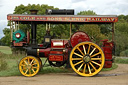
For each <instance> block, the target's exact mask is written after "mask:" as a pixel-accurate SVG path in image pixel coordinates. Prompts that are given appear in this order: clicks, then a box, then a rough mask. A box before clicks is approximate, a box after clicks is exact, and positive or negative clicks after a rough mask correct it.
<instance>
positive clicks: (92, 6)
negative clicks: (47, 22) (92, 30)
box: [0, 0, 128, 38]
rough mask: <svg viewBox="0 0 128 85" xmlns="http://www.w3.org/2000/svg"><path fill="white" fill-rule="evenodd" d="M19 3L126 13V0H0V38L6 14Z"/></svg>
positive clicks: (110, 13)
mask: <svg viewBox="0 0 128 85" xmlns="http://www.w3.org/2000/svg"><path fill="white" fill-rule="evenodd" d="M20 4H23V5H28V4H47V5H49V6H54V7H58V8H60V9H75V14H76V13H78V12H80V11H84V10H93V11H94V12H96V13H97V14H100V15H120V14H124V15H128V0H0V38H1V37H3V36H4V35H3V33H2V30H3V29H4V28H5V27H7V14H9V13H13V11H14V8H15V6H18V5H20Z"/></svg>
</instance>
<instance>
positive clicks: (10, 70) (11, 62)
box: [0, 46, 123, 76]
mask: <svg viewBox="0 0 128 85" xmlns="http://www.w3.org/2000/svg"><path fill="white" fill-rule="evenodd" d="M0 51H1V52H2V53H1V52H0V59H3V60H4V61H5V62H6V63H7V68H6V69H3V70H1V71H0V76H20V75H21V74H20V72H19V70H18V63H19V61H20V60H21V58H22V57H24V56H25V55H12V54H10V53H11V52H10V51H11V50H10V48H9V47H5V48H4V46H0ZM5 53H6V54H5ZM44 61H45V59H44V58H42V62H44ZM119 61H120V62H123V61H122V60H121V59H117V60H116V63H119ZM46 64H48V63H46ZM117 67H118V66H117V65H116V64H115V63H114V64H113V66H112V68H103V69H102V71H109V70H113V69H115V68H117ZM69 72H74V71H73V70H69V69H65V68H64V67H61V68H57V67H51V66H48V67H44V68H42V69H41V71H40V72H39V74H47V73H69Z"/></svg>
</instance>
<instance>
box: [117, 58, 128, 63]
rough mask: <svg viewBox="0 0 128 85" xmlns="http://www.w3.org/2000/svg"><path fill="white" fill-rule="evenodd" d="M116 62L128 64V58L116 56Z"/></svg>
mask: <svg viewBox="0 0 128 85" xmlns="http://www.w3.org/2000/svg"><path fill="white" fill-rule="evenodd" d="M115 63H120V64H128V58H120V57H116V58H115Z"/></svg>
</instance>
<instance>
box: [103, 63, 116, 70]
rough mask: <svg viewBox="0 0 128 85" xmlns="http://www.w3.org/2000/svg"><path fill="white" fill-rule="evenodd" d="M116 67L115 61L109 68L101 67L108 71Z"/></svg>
mask: <svg viewBox="0 0 128 85" xmlns="http://www.w3.org/2000/svg"><path fill="white" fill-rule="evenodd" d="M117 67H118V65H117V64H116V63H113V64H112V67H111V68H103V69H102V71H110V70H113V69H116V68H117Z"/></svg>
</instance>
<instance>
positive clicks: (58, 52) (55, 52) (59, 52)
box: [50, 51, 63, 54]
mask: <svg viewBox="0 0 128 85" xmlns="http://www.w3.org/2000/svg"><path fill="white" fill-rule="evenodd" d="M50 54H63V52H62V51H50Z"/></svg>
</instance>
